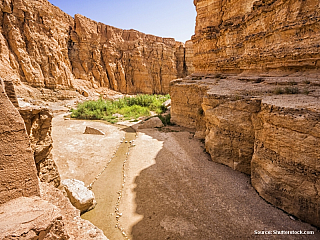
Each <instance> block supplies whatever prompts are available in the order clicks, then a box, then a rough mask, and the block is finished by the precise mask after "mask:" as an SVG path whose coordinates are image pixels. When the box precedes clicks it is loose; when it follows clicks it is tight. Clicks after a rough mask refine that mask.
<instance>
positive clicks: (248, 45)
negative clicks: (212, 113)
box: [192, 0, 320, 74]
mask: <svg viewBox="0 0 320 240" xmlns="http://www.w3.org/2000/svg"><path fill="white" fill-rule="evenodd" d="M194 3H195V6H196V8H197V13H198V15H197V20H196V30H195V35H194V36H193V38H192V40H193V43H194V54H195V58H194V66H195V71H196V72H201V73H216V72H219V73H220V72H228V73H243V72H245V73H248V72H259V73H261V74H267V73H269V74H271V73H272V74H274V73H277V74H279V73H282V74H283V73H284V74H285V73H292V72H296V71H309V70H311V69H314V70H315V69H317V70H318V69H319V67H320V61H319V60H320V55H319V53H320V44H319V43H320V31H319V22H320V5H319V1H318V0H265V1H258V0H230V1H224V0H195V1H194Z"/></svg>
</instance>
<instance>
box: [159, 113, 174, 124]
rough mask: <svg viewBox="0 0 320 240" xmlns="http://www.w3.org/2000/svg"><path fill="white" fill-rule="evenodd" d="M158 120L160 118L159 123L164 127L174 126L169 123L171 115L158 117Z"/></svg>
mask: <svg viewBox="0 0 320 240" xmlns="http://www.w3.org/2000/svg"><path fill="white" fill-rule="evenodd" d="M157 117H158V118H160V120H161V122H162V123H163V125H164V126H168V125H174V124H173V123H172V122H170V120H171V114H167V115H164V116H163V115H160V114H159V115H158V116H157Z"/></svg>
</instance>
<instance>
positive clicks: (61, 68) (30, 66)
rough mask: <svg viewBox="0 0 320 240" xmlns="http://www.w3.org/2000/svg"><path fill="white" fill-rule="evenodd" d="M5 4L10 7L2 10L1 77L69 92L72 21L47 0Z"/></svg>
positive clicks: (0, 31)
mask: <svg viewBox="0 0 320 240" xmlns="http://www.w3.org/2000/svg"><path fill="white" fill-rule="evenodd" d="M2 2H5V4H4V5H5V6H7V7H6V8H0V9H1V10H0V11H1V17H0V23H1V26H2V27H1V29H0V45H1V49H2V50H1V54H0V63H1V64H0V76H1V77H3V78H4V79H13V80H14V81H15V82H16V83H19V82H27V83H28V84H30V85H32V86H35V87H47V88H57V87H68V88H69V87H70V86H71V81H72V80H73V79H74V77H73V74H72V69H71V64H70V61H69V58H68V45H67V44H68V38H69V32H70V28H71V27H72V26H73V24H74V21H73V19H72V17H71V16H69V15H67V14H66V13H64V12H62V11H61V10H60V9H59V8H57V7H54V6H53V5H52V4H51V3H49V2H48V1H46V0H39V1H30V0H27V1H21V0H6V1H2ZM9 9H10V10H9Z"/></svg>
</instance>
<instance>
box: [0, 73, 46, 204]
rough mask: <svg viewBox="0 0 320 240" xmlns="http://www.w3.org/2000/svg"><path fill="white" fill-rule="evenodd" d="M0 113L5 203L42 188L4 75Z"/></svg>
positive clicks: (0, 185)
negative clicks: (6, 86)
mask: <svg viewBox="0 0 320 240" xmlns="http://www.w3.org/2000/svg"><path fill="white" fill-rule="evenodd" d="M0 113H1V114H0V204H3V203H5V202H7V201H9V200H11V199H15V198H18V197H30V196H36V195H39V193H40V192H39V186H38V179H37V173H36V167H35V163H34V159H33V154H32V150H31V147H30V142H29V139H28V135H27V132H26V128H25V125H24V121H23V119H22V118H21V116H20V114H19V112H18V110H17V109H16V108H15V107H14V106H13V104H12V103H11V101H10V100H9V98H8V96H7V95H6V92H5V86H4V82H3V81H2V80H1V78H0Z"/></svg>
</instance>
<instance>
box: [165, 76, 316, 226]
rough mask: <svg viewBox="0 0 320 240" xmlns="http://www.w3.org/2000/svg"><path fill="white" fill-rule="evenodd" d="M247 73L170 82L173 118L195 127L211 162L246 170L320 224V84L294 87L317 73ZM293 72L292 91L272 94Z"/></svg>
mask: <svg viewBox="0 0 320 240" xmlns="http://www.w3.org/2000/svg"><path fill="white" fill-rule="evenodd" d="M246 79H247V80H246V81H244V80H243V77H240V76H238V77H237V76H229V77H226V79H221V78H220V76H219V78H217V77H216V78H214V77H210V76H206V78H203V80H197V81H195V80H189V79H186V80H177V81H174V82H172V84H171V91H170V95H171V99H172V108H171V116H172V117H171V122H173V123H176V124H179V125H182V126H185V127H193V128H194V129H195V130H196V136H197V137H199V138H202V139H205V147H206V150H207V152H208V153H209V154H210V155H211V158H212V160H213V161H215V162H219V163H222V164H225V165H227V166H230V167H231V168H233V169H235V170H237V171H241V172H244V173H246V174H251V182H252V185H253V187H254V188H255V189H256V190H257V191H258V193H259V194H260V196H261V197H263V198H264V199H266V200H267V201H268V202H270V203H272V204H274V205H275V206H277V207H279V208H281V209H283V210H285V211H286V212H288V213H290V214H292V215H294V216H297V217H299V218H300V219H302V220H304V221H306V222H309V223H311V224H313V225H315V226H320V222H319V219H320V215H319V206H320V201H319V196H318V190H319V189H320V186H319V177H318V176H319V175H320V169H319V167H318V165H319V164H318V162H319V156H320V152H319V146H320V124H319V122H320V102H319V96H320V88H319V87H313V86H310V87H309V88H310V89H313V91H314V93H313V95H306V94H298V93H299V92H303V91H304V90H305V89H306V85H312V83H314V84H316V83H318V82H319V80H318V79H312V78H309V79H310V80H311V83H310V84H305V83H304V81H305V80H304V79H305V78H304V77H296V78H292V77H291V78H284V77H277V78H264V79H263V81H261V79H259V78H257V77H252V78H246ZM293 79H294V81H296V85H294V89H296V90H295V91H292V92H295V94H292V92H291V94H283V95H279V94H278V95H277V94H275V93H277V89H278V88H279V87H278V86H279V85H278V84H281V86H283V89H289V90H290V89H293V87H292V85H290V84H291V82H290V81H293ZM288 80H290V81H288ZM287 92H289V91H288V90H287Z"/></svg>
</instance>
